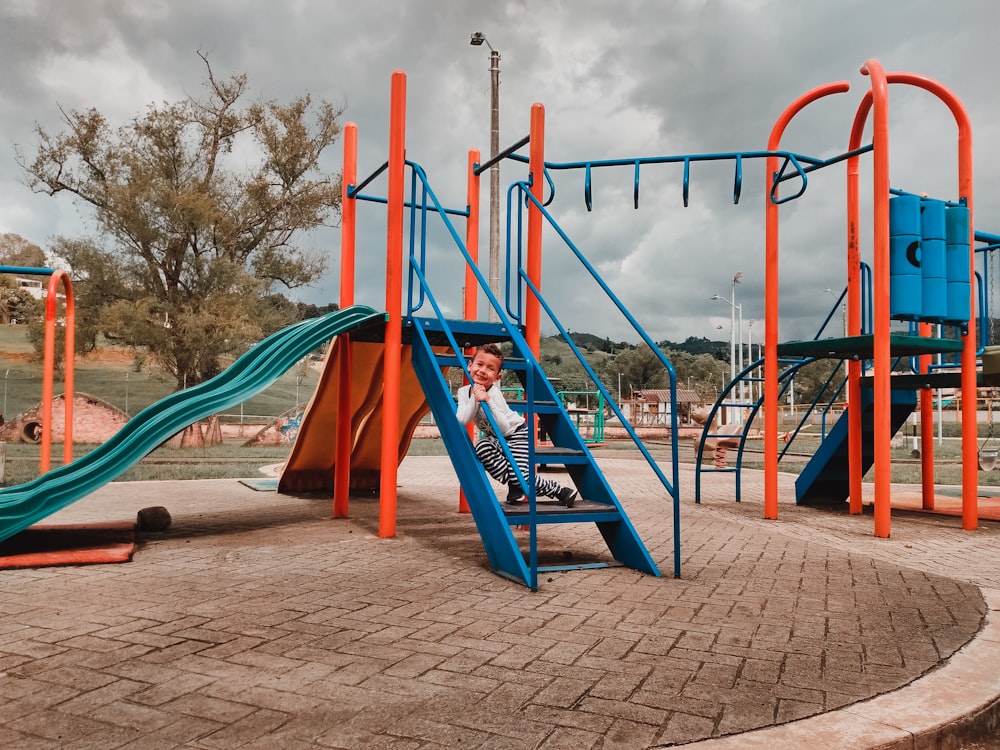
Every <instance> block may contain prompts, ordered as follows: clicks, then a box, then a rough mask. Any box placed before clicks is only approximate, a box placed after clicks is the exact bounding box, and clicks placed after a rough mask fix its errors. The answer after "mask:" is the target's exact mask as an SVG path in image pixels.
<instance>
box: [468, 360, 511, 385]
mask: <svg viewBox="0 0 1000 750" xmlns="http://www.w3.org/2000/svg"><path fill="white" fill-rule="evenodd" d="M502 367H503V361H502V360H501V359H500V357H498V356H496V355H495V354H490V353H489V352H476V356H475V357H473V358H472V362H471V363H470V364H469V374H470V375H472V382H473V383H476V384H478V385H485V386H486V387H487V388H489V387H490V386H491V385H493V384H494V383H496V382H497V381H498V380H500V375H501V368H502Z"/></svg>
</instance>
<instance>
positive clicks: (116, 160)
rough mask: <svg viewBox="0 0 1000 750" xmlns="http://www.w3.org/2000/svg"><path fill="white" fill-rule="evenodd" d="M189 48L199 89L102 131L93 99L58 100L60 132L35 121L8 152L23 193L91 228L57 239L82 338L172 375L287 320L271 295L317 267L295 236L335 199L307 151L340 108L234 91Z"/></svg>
mask: <svg viewBox="0 0 1000 750" xmlns="http://www.w3.org/2000/svg"><path fill="white" fill-rule="evenodd" d="M199 54H200V53H199ZM201 58H202V60H203V61H204V63H205V66H206V69H207V71H208V72H207V79H206V81H205V91H206V94H205V97H204V98H203V99H202V100H198V99H194V98H190V97H189V98H187V99H185V100H182V101H179V102H176V103H172V104H171V103H165V104H161V105H151V106H150V107H149V108H148V109H147V110H146V112H145V113H144V114H143V115H141V116H138V117H136V118H134V119H133V120H132V121H131V122H129V123H128V124H127V125H125V126H122V127H119V128H117V129H115V128H113V127H112V126H111V125H110V124H109V123H108V122H107V120H106V119H105V118H104V116H103V115H102V114H101V113H99V112H98V111H97V110H95V109H90V110H87V111H70V112H64V113H63V116H64V121H65V126H66V127H65V130H64V132H62V133H59V134H50V133H49V132H47V131H45V130H44V129H42V128H41V127H40V126H39V127H37V128H36V134H37V136H38V150H37V153H36V154H35V155H34V157H33V158H31V159H30V160H28V159H26V158H25V157H23V156H20V155H19V157H18V160H19V163H20V165H21V167H22V169H23V171H24V174H25V177H26V180H27V182H28V185H29V186H30V187H31V188H32V189H33V190H35V191H36V192H41V193H46V194H48V195H53V196H54V195H57V194H58V193H62V192H65V193H67V194H69V195H70V196H72V197H73V198H74V199H75V200H76V201H78V202H81V203H83V204H85V205H87V206H89V207H90V208H91V209H92V210H93V213H94V218H95V220H96V224H97V227H98V228H99V229H100V230H101V232H100V236H99V237H98V238H89V239H75V240H71V239H65V238H61V239H59V240H58V241H57V245H58V252H59V254H60V255H61V256H63V257H65V258H66V260H67V261H68V262H69V263H70V265H71V267H72V268H73V283H74V290H77V289H78V288H79V294H78V297H79V298H80V300H81V301H80V302H78V307H77V311H78V318H80V319H84V318H86V319H87V320H88V321H89V322H88V323H82V324H81V327H82V328H83V329H85V330H84V332H83V335H82V336H81V339H82V343H81V345H82V346H86V345H87V344H88V343H91V344H92V343H93V341H94V339H95V337H96V333H97V332H98V331H100V332H101V333H103V334H104V335H105V336H107V337H108V338H109V339H110V340H112V341H115V342H118V343H121V344H125V345H128V346H131V347H135V348H137V349H139V348H148V350H149V352H150V353H151V354H152V355H153V356H154V357H156V358H157V359H158V360H160V361H161V363H162V364H163V365H164V366H165V367H166V368H167V369H168V370H169V371H170V372H171V373H172V374H173V375H174V377H175V378H176V380H177V385H178V387H184V386H185V385H188V386H189V385H193V384H195V383H198V382H201V381H202V380H205V379H207V378H209V377H212V376H213V375H215V374H216V373H217V372H219V370H220V369H221V367H222V358H223V357H224V356H226V355H229V354H235V353H239V352H240V351H242V350H243V349H244V348H245V347H246V346H247V345H248V344H249V343H250V342H252V341H256V340H259V339H260V338H261V337H262V336H263V335H265V334H267V333H269V332H271V331H272V330H274V329H275V328H276V327H277V326H279V325H283V324H285V323H287V322H290V321H291V320H294V319H295V317H294V310H292V309H290V308H288V307H282V306H275V305H274V303H273V298H272V297H271V296H270V295H272V294H273V292H274V289H275V288H276V287H277V286H279V285H280V286H284V287H286V288H294V287H298V286H301V285H304V284H308V283H310V282H311V281H313V280H314V279H316V278H317V277H318V275H319V274H320V273H322V271H323V270H324V266H325V260H324V259H323V258H322V257H321V256H320V255H318V254H317V253H314V252H309V251H306V250H305V249H303V248H301V247H299V246H298V245H296V244H295V240H296V238H297V237H298V236H299V235H300V234H301V233H303V232H306V231H308V230H311V229H314V228H317V227H319V226H322V225H325V224H326V223H327V222H328V220H329V217H330V216H331V214H333V215H336V214H337V213H338V212H339V208H340V184H339V178H338V177H336V176H333V177H331V176H328V175H325V174H323V173H322V172H321V171H320V168H319V160H320V156H321V154H322V153H323V151H324V150H325V149H326V148H327V147H328V146H330V145H331V144H333V143H334V142H335V140H336V138H337V135H338V134H339V133H340V125H339V122H338V119H339V117H340V115H341V111H339V110H337V109H335V108H334V107H333V106H332V105H330V104H329V103H327V102H325V101H320V102H317V103H316V104H315V105H314V103H313V101H312V99H311V98H310V97H309V96H308V95H305V96H303V97H301V98H299V99H296V100H295V101H293V102H291V103H290V104H287V105H281V104H278V103H275V102H271V101H268V102H260V101H253V102H248V101H246V99H247V77H246V75H244V74H241V75H235V76H233V77H232V78H230V79H228V80H220V79H218V78H216V77H215V75H214V73H213V71H212V68H211V65H210V64H209V62H208V59H207V57H205V56H204V55H201ZM236 154H239V156H238V157H237V156H236ZM83 300H85V304H84V302H83ZM288 316H292V317H288ZM88 326H89V327H88Z"/></svg>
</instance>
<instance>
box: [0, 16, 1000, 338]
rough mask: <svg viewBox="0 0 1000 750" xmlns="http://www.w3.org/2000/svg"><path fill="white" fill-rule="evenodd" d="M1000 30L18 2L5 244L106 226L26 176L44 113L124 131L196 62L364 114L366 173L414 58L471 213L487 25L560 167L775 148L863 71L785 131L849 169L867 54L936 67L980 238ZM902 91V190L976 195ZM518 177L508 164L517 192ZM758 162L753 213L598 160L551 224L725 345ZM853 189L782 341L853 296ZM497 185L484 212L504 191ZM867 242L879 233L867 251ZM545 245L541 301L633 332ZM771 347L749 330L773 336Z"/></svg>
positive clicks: (513, 123) (991, 192) (4, 96)
mask: <svg viewBox="0 0 1000 750" xmlns="http://www.w3.org/2000/svg"><path fill="white" fill-rule="evenodd" d="M998 22H1000V6H997V5H996V3H995V2H994V1H993V0H966V1H965V2H963V3H961V4H945V3H940V2H933V1H932V0H911V2H908V3H906V4H900V3H896V2H889V1H888V0H883V1H873V0H838V1H837V2H810V3H803V2H798V1H797V0H756V1H755V2H748V1H744V0H686V1H684V2H671V3H663V2H656V1H655V0H633V1H631V2H617V3H608V2H606V1H600V0H574V1H573V2H568V1H566V2H546V3H529V2H486V1H485V0H468V1H466V2H458V1H457V0H411V1H410V2H396V1H391V0H366V1H365V2H357V1H355V2H343V1H342V0H334V1H332V2H318V1H314V0H301V1H300V2H289V3H273V2H266V1H265V0H256V1H254V2H235V1H232V0H231V1H228V2H223V1H220V0H215V1H213V2H204V1H203V0H201V1H197V2H196V1H195V0H175V1H173V2H166V1H165V0H164V1H163V2H138V1H135V2H125V3H123V2H112V1H111V0H106V1H103V2H102V1H101V0H80V1H79V2H75V3H68V2H59V1H57V0H21V2H18V3H14V4H5V7H4V8H3V9H0V29H2V31H0V34H2V37H0V41H2V42H3V44H2V47H0V56H2V59H3V62H4V70H5V75H4V78H3V80H2V81H0V127H2V128H3V133H4V139H3V146H4V148H3V149H2V150H0V187H2V189H3V195H4V200H3V201H2V202H0V230H3V231H11V232H16V233H18V234H21V235H23V236H25V237H27V238H28V239H31V240H33V241H35V242H39V243H42V244H45V243H46V242H47V241H48V240H49V239H50V238H51V237H53V236H55V235H59V234H67V235H73V234H79V233H81V232H84V231H86V225H85V220H86V218H87V217H86V214H84V215H82V216H81V215H80V214H79V213H78V212H77V209H76V207H75V206H73V205H72V204H71V203H70V202H69V201H68V200H67V199H64V198H62V197H60V198H59V199H50V198H45V197H41V196H35V195H32V194H31V193H30V191H28V189H27V188H26V187H25V186H24V185H23V184H21V182H20V181H19V178H20V176H19V174H18V171H17V168H16V164H15V161H14V147H15V146H16V145H19V146H21V147H23V148H27V149H29V150H30V148H31V146H32V143H33V136H32V130H33V127H34V124H35V123H36V122H37V123H39V124H41V125H42V126H43V127H45V128H47V129H49V130H53V129H58V128H59V125H60V121H59V107H60V106H61V107H63V108H67V109H72V108H83V107H90V106H95V107H97V108H99V109H101V110H102V111H103V112H105V113H106V114H108V116H109V117H111V118H112V119H115V120H118V121H121V122H124V121H126V120H127V119H128V118H130V117H132V116H134V115H136V114H139V113H140V112H141V111H142V110H143V109H144V108H145V107H146V106H147V105H148V104H150V103H151V102H155V101H161V100H173V99H177V98H180V97H182V96H184V95H185V94H197V93H198V92H199V88H200V85H201V81H202V79H203V76H204V68H203V66H202V63H201V60H199V59H198V57H197V55H196V54H195V53H196V51H198V50H202V51H203V52H205V53H207V54H208V55H209V57H210V59H211V61H212V64H213V67H214V68H215V70H216V72H217V73H219V74H226V75H228V74H230V73H236V72H246V73H247V74H248V75H249V79H250V83H251V86H252V89H253V92H254V93H255V94H257V95H259V96H261V97H263V98H267V99H276V100H289V99H291V98H293V97H295V96H298V95H301V94H303V93H306V92H309V93H311V94H312V95H313V96H315V97H322V98H325V99H328V100H330V101H333V102H334V103H337V104H342V105H344V106H346V113H345V121H346V120H351V121H354V122H356V123H358V126H359V132H360V169H361V171H362V172H363V173H365V172H367V171H370V170H373V169H374V168H375V167H377V166H378V165H379V164H381V163H382V162H383V161H384V160H385V151H386V144H387V137H388V135H387V134H388V105H389V79H390V75H391V74H392V71H394V70H397V69H399V70H404V71H405V72H406V73H407V88H408V102H407V110H408V112H407V114H408V133H407V154H408V157H409V158H411V159H414V160H416V161H418V162H419V163H421V164H422V165H423V166H424V168H425V169H426V170H427V172H428V174H429V176H430V178H431V180H432V182H433V184H434V186H435V190H436V191H437V192H438V194H439V195H440V197H441V199H442V200H443V201H444V202H446V203H447V204H448V205H450V206H454V207H461V206H464V203H465V177H464V170H465V162H466V158H467V153H468V149H469V148H479V149H481V150H482V151H483V152H484V153H485V152H487V151H488V144H489V117H488V113H489V74H488V65H489V59H488V50H487V49H486V48H485V47H483V48H474V47H470V46H469V43H468V41H469V34H470V33H471V32H472V31H482V32H484V33H485V34H486V35H487V37H488V39H489V40H490V43H491V44H493V45H494V46H495V47H496V48H498V49H500V50H501V71H502V72H501V142H502V144H503V145H506V144H509V143H512V142H514V141H515V140H517V139H518V138H520V137H521V136H523V135H525V134H527V131H528V116H529V108H530V106H531V105H532V103H534V102H542V103H543V104H544V105H545V109H546V136H547V139H546V156H547V158H548V159H550V160H553V161H560V162H570V161H579V160H586V159H594V160H599V159H611V158H623V157H638V156H655V155H668V154H684V153H717V152H729V151H752V150H759V149H763V148H765V146H766V143H767V138H768V134H769V132H770V130H771V127H772V125H773V123H774V121H775V119H776V118H777V117H778V115H779V114H780V113H781V111H782V110H783V109H784V108H785V107H786V106H788V105H789V104H790V103H791V102H792V101H794V100H795V99H796V98H797V97H798V96H800V95H801V94H803V93H804V92H806V91H808V90H810V89H812V88H814V87H816V86H819V85H821V84H825V83H828V82H830V81H834V80H846V81H848V82H849V83H850V84H851V91H850V92H849V93H848V94H846V95H840V96H836V97H830V98H828V100H824V101H822V102H818V103H816V104H814V105H813V106H811V107H810V108H809V109H808V110H807V111H805V112H803V113H802V115H801V116H800V117H798V118H796V120H795V121H794V122H793V124H792V126H791V127H790V128H789V130H788V132H787V133H786V139H785V141H784V145H785V147H786V148H789V149H791V150H794V151H798V152H802V153H806V154H810V155H813V156H831V155H833V154H836V153H838V152H840V151H842V150H844V149H845V148H846V145H847V139H848V136H849V133H850V127H851V122H852V120H853V116H854V111H855V109H856V107H857V104H858V101H859V99H860V96H861V94H862V92H863V91H864V90H865V87H866V86H867V84H868V81H867V79H866V78H865V77H863V76H862V75H860V73H859V68H860V66H861V64H862V63H864V61H865V60H867V59H870V58H875V59H878V60H880V61H881V62H882V64H883V65H884V66H885V68H886V69H887V70H890V71H892V70H899V71H910V72H914V73H919V74H922V75H926V76H928V77H930V78H934V79H936V80H938V81H940V82H942V83H944V84H945V85H946V86H948V87H950V88H951V89H952V90H953V91H954V92H955V93H956V94H957V95H958V96H959V97H960V98H961V99H962V101H963V102H964V104H965V106H966V108H967V109H968V111H969V113H970V115H971V118H972V121H973V127H974V131H975V146H976V164H975V170H976V217H977V225H978V226H979V227H981V228H983V229H986V230H987V231H994V232H1000V211H998V208H1000V205H998V204H1000V197H998V196H1000V175H998V170H997V168H996V164H997V158H996V156H997V143H998V139H1000V125H998V123H1000V118H998V117H997V115H998V114H1000V113H998V110H1000V100H998V99H997V97H996V93H995V91H996V89H995V84H994V81H993V72H992V71H993V70H994V69H995V64H994V62H993V60H992V56H993V52H992V33H993V30H994V29H995V28H996V27H997V23H998ZM897 88H898V87H894V88H893V90H892V92H891V101H892V107H893V109H892V119H891V127H892V130H891V137H892V154H891V158H892V165H891V166H892V174H893V186H894V187H900V188H903V189H908V190H915V191H916V190H922V191H926V192H929V193H931V194H933V195H935V196H937V197H942V198H948V199H953V198H955V197H957V196H956V195H955V192H956V173H955V153H956V146H955V141H956V136H955V128H954V124H953V120H951V118H950V115H949V114H948V113H947V112H946V111H944V108H943V106H942V105H941V104H939V103H938V102H936V101H934V100H933V99H932V98H931V97H930V96H929V95H927V94H925V93H924V92H920V91H916V90H900V91H898V92H897ZM339 163H340V153H339V149H333V150H331V153H330V154H329V155H328V156H327V160H326V167H327V168H328V169H330V170H336V169H338V168H339ZM524 171H525V169H524V168H523V167H521V166H518V165H514V164H509V165H508V164H505V165H504V168H503V175H504V179H505V181H506V180H510V179H518V178H523V177H524V174H523V173H524ZM744 172H745V174H744V184H743V190H742V198H741V201H740V204H739V205H735V206H734V205H733V203H732V192H733V177H734V175H733V168H732V165H731V164H723V163H711V164H709V163H705V164H695V165H693V166H692V170H691V175H692V176H691V185H690V197H691V199H690V206H689V207H688V208H684V207H683V206H682V203H681V170H680V168H679V167H678V166H676V165H663V166H660V167H655V168H654V167H648V168H644V170H643V172H642V184H641V202H640V210H638V211H636V210H634V209H632V207H631V193H632V174H631V170H630V169H627V168H626V169H614V170H600V171H598V172H595V174H594V178H593V180H594V210H593V211H592V212H589V213H588V212H587V211H586V209H585V207H584V205H583V177H582V175H581V174H561V175H559V176H558V178H557V179H558V181H557V188H558V193H557V199H556V201H555V202H554V204H553V205H552V211H553V213H555V214H556V215H557V217H558V218H559V220H560V222H561V223H562V224H563V226H564V227H565V228H566V229H567V231H568V232H570V234H571V236H572V238H573V239H574V242H576V243H577V245H578V246H579V248H580V249H581V251H582V252H583V253H584V254H585V255H586V256H587V257H588V259H590V261H591V262H592V263H593V264H594V265H595V266H597V267H598V268H599V269H600V270H601V272H602V273H605V274H606V275H607V278H608V280H609V282H610V283H611V284H612V286H613V288H614V289H615V290H616V292H617V293H618V294H619V295H620V296H621V298H622V299H623V300H624V301H625V302H626V304H627V305H628V306H629V308H630V310H632V312H633V313H634V315H635V316H636V317H637V318H638V319H639V320H640V322H642V323H643V324H644V325H645V326H647V327H648V328H649V330H650V332H651V333H652V334H653V335H654V337H655V338H658V339H662V338H670V339H673V340H682V339H684V338H686V337H687V336H689V335H695V336H707V337H712V338H724V337H726V336H727V335H728V327H729V317H730V310H729V306H728V305H726V304H724V303H719V302H712V301H710V300H709V297H711V296H712V295H713V294H716V293H718V294H721V295H723V296H728V294H729V292H730V287H731V280H732V277H733V274H734V273H735V272H737V271H739V272H742V273H743V276H744V277H743V281H742V283H741V284H740V285H739V287H738V288H737V298H738V302H739V303H740V304H742V305H743V317H744V321H745V322H746V321H748V320H750V319H755V320H757V321H760V319H761V318H762V317H763V284H764V268H763V246H764V236H763V214H764V194H763V184H764V173H763V163H762V162H756V163H753V162H750V161H747V162H745V164H744ZM843 185H844V176H843V168H842V167H833V168H830V169H828V170H824V171H823V172H820V173H815V174H814V175H812V176H811V177H810V182H809V190H808V191H807V193H806V195H805V196H804V197H803V198H802V199H800V200H799V201H797V202H796V203H795V204H793V205H790V206H789V207H788V209H787V210H786V211H785V212H784V213H783V224H782V235H781V236H782V259H781V283H782V309H781V327H782V328H781V332H780V336H781V337H782V338H793V337H804V336H810V335H812V334H813V333H814V332H815V328H816V326H817V325H818V322H819V321H820V320H821V319H822V318H823V317H824V316H825V314H826V312H827V311H828V310H829V308H830V306H831V305H832V303H833V298H832V297H831V296H830V295H827V294H826V293H825V291H824V290H825V289H827V288H831V289H835V290H838V291H839V289H840V288H842V287H843V284H844V279H845V272H846V271H845V261H844V245H845V235H846V231H845V229H844V218H843V210H844V209H843V204H844V187H843ZM373 190H378V188H377V187H373ZM483 190H484V193H483V205H482V210H483V216H484V217H485V216H486V212H487V211H488V205H487V201H486V193H487V183H485V182H484V186H483ZM361 218H362V224H361V228H360V235H359V243H358V249H359V272H358V291H357V299H358V301H360V302H366V303H368V304H372V305H373V306H376V307H378V306H380V305H381V304H383V302H384V281H383V275H384V250H385V238H384V228H385V217H384V211H383V210H382V209H381V208H379V207H376V206H373V205H371V204H369V205H365V206H363V207H362V211H361ZM483 224H484V236H483V241H482V247H483V257H484V259H485V248H486V241H485V226H486V222H485V220H484V223H483ZM870 234H871V232H870V229H869V228H867V227H865V228H864V229H863V234H862V241H863V244H864V243H865V242H867V241H870ZM434 238H435V243H434V248H433V249H432V252H431V256H430V258H431V263H432V268H433V271H434V273H435V274H436V276H435V278H436V281H437V283H438V284H439V285H440V286H441V287H442V288H448V287H450V289H449V291H450V292H451V293H453V294H455V295H457V291H456V290H458V289H460V286H461V283H462V281H461V268H460V264H459V262H458V261H457V259H456V256H455V253H454V251H452V250H451V249H450V248H449V247H448V241H447V238H446V237H444V235H443V233H438V234H435V235H434ZM546 242H547V244H546V265H545V272H544V273H545V276H544V279H543V287H544V290H545V292H546V294H547V295H548V296H550V297H551V298H552V300H553V304H554V305H556V307H557V309H558V310H559V314H560V316H561V317H562V318H563V320H564V322H565V323H566V325H568V327H570V328H571V329H572V330H575V331H592V332H594V333H598V334H601V335H606V336H609V337H611V338H612V339H616V340H617V339H619V338H632V335H631V334H630V332H629V331H628V330H627V329H626V328H625V327H624V326H623V325H622V324H620V323H619V322H617V321H616V319H615V318H614V317H613V316H612V315H611V314H610V313H609V312H608V311H606V310H603V309H602V308H601V306H600V305H599V304H598V303H596V302H595V299H596V298H597V296H598V295H596V293H595V291H594V288H593V285H592V284H591V282H589V281H588V280H587V279H586V277H585V276H584V275H583V274H582V272H581V271H580V270H579V267H578V266H575V265H574V264H573V263H571V262H570V259H569V256H568V253H566V252H565V251H564V250H562V249H561V248H559V247H558V246H557V245H556V244H555V243H554V242H550V241H549V239H548V237H547V240H546ZM308 243H309V244H311V245H312V246H313V247H316V248H320V249H323V250H326V251H329V253H330V257H331V264H330V273H329V274H328V275H327V276H326V277H325V278H324V279H323V280H322V282H321V283H320V284H319V285H317V286H316V287H315V288H312V289H310V290H306V291H304V292H302V293H301V295H300V296H301V297H302V298H303V299H306V300H308V301H312V302H317V303H326V302H329V301H336V299H337V296H338V288H339V280H338V279H339V263H338V262H337V260H338V253H339V231H338V230H336V229H330V230H327V231H323V232H318V233H316V234H315V235H314V236H313V237H311V238H310V239H309V240H308ZM865 247H866V246H865ZM484 263H485V261H484ZM449 304H454V303H453V302H452V301H449ZM720 325H721V326H723V328H724V329H725V330H723V331H722V332H721V335H720V330H719V329H718V328H717V326H720ZM762 334H763V326H762V323H757V324H755V329H754V334H753V335H754V338H755V339H759V338H760V337H761V336H762Z"/></svg>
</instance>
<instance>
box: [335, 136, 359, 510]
mask: <svg viewBox="0 0 1000 750" xmlns="http://www.w3.org/2000/svg"><path fill="white" fill-rule="evenodd" d="M357 181H358V126H357V125H356V124H355V123H353V122H349V123H347V124H346V125H345V126H344V174H343V176H342V182H343V188H342V191H343V192H342V193H341V199H340V218H341V225H340V226H341V228H340V309H341V310H343V309H345V308H347V307H350V306H351V305H353V304H354V256H355V243H356V239H357V214H358V201H357V199H356V198H353V197H351V196H350V195H349V194H348V190H349V189H350V188H351V187H353V186H354V185H355V184H356V183H357ZM339 348H340V360H339V362H338V370H337V376H338V378H337V426H336V438H337V439H336V448H335V455H334V469H333V517H334V518H346V517H347V513H348V508H349V503H350V494H351V452H352V448H353V447H354V446H353V443H354V438H353V435H352V432H353V429H352V422H353V417H354V415H353V414H351V359H352V351H351V350H352V346H351V337H350V335H349V334H346V333H345V334H341V337H340V342H339ZM331 354H332V346H331Z"/></svg>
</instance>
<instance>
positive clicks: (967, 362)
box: [889, 73, 979, 531]
mask: <svg viewBox="0 0 1000 750" xmlns="http://www.w3.org/2000/svg"><path fill="white" fill-rule="evenodd" d="M889 80H890V81H891V82H892V83H897V82H899V83H908V84H911V85H913V86H919V87H920V88H923V89H924V90H926V91H929V92H930V93H932V94H934V95H935V96H937V97H938V99H940V100H941V101H943V102H944V103H945V104H947V105H948V108H949V109H950V110H951V113H952V116H954V118H955V124H956V125H957V126H958V197H959V199H960V200H964V201H965V204H966V206H968V208H969V278H970V279H971V280H972V281H973V283H972V284H970V285H969V321H968V323H967V325H968V332H967V333H966V335H965V337H964V339H963V341H962V355H961V362H962V367H961V384H962V407H961V408H962V528H963V529H965V530H966V531H973V530H975V529H976V528H977V527H978V525H979V475H978V474H977V471H978V462H977V451H978V447H977V443H978V441H979V435H978V429H977V427H978V424H977V420H978V415H977V413H976V395H975V394H976V335H975V332H976V289H975V278H976V260H975V253H974V252H972V246H973V242H974V240H975V221H974V219H975V215H974V213H973V203H974V201H973V189H972V123H971V122H970V121H969V113H968V111H967V110H966V109H965V106H964V105H963V104H962V102H961V101H959V99H958V98H957V97H956V96H955V95H954V94H953V93H952V92H951V91H949V90H948V89H947V88H945V87H944V86H942V85H941V84H940V83H938V82H937V81H934V80H931V79H930V78H926V77H924V76H918V75H914V74H912V73H894V74H891V75H890V76H889ZM968 394H972V395H971V396H969V395H968Z"/></svg>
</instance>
